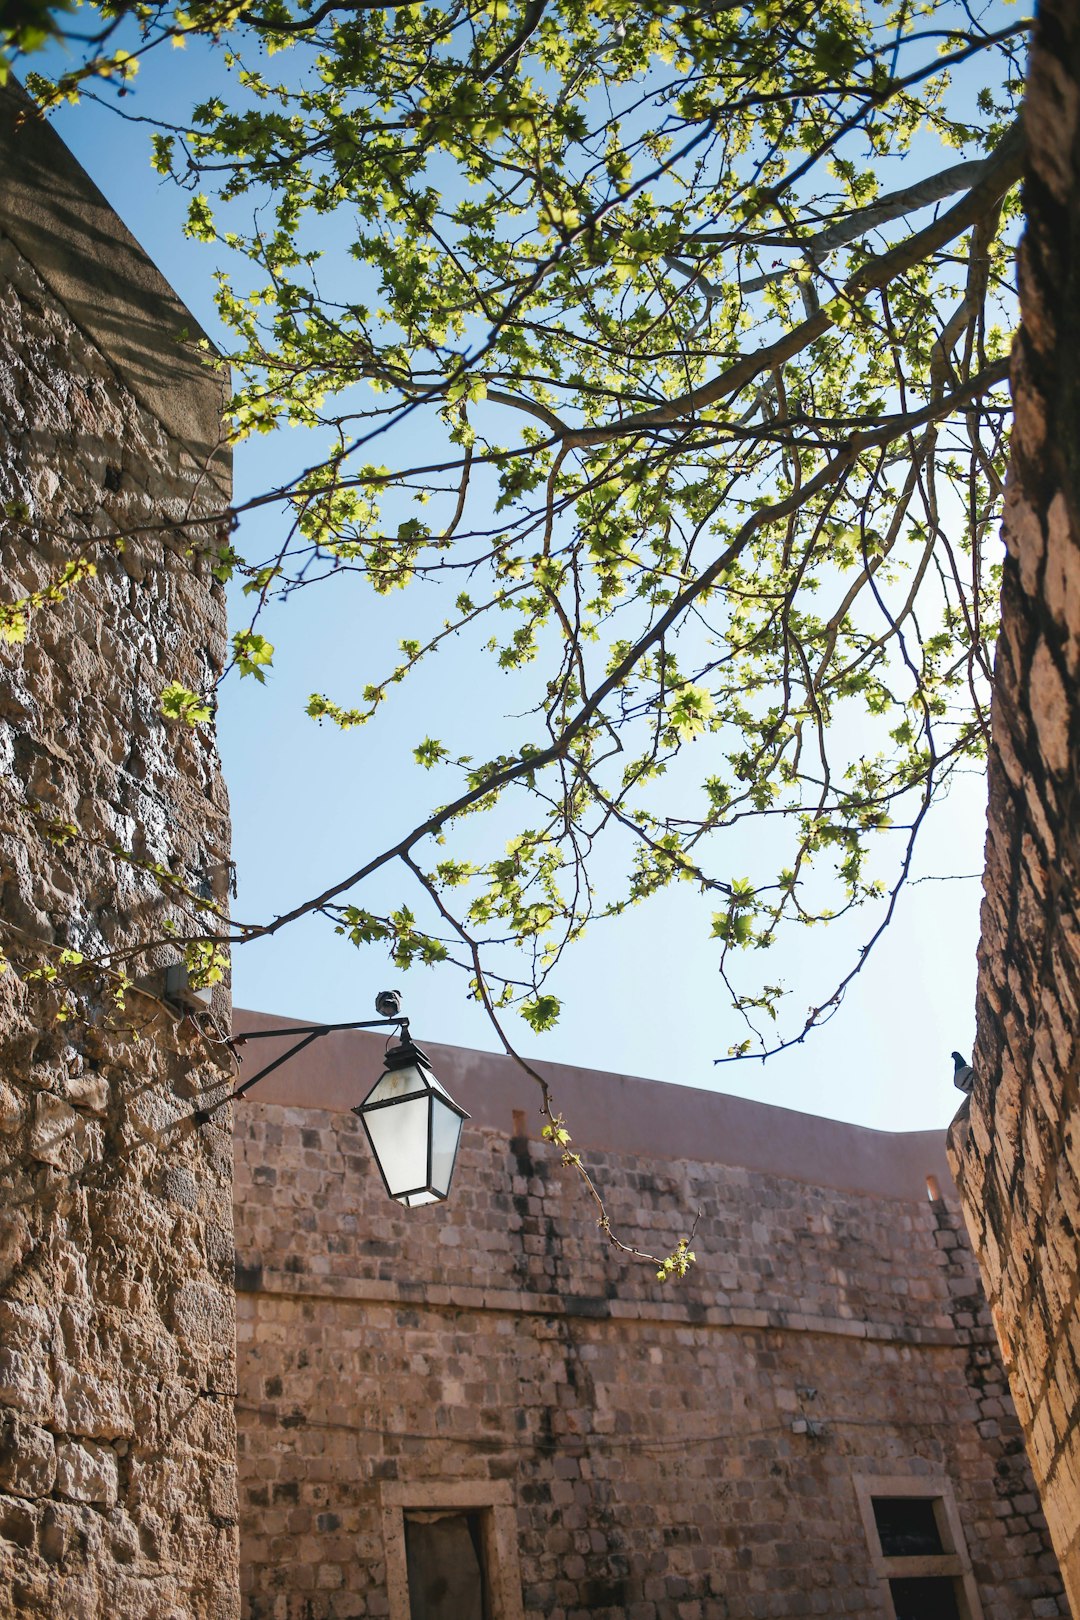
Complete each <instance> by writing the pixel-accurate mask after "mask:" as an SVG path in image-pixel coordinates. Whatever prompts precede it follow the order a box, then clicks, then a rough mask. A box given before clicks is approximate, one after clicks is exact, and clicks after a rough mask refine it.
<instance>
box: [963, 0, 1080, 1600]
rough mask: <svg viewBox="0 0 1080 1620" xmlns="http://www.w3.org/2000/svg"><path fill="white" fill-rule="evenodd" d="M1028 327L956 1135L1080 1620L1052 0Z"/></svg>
mask: <svg viewBox="0 0 1080 1620" xmlns="http://www.w3.org/2000/svg"><path fill="white" fill-rule="evenodd" d="M1025 125H1026V131H1027V141H1028V162H1027V172H1026V177H1025V206H1026V214H1027V229H1026V232H1025V235H1024V239H1023V243H1022V246H1021V252H1020V305H1021V313H1022V318H1023V327H1022V330H1021V333H1020V336H1019V338H1018V340H1017V343H1016V347H1015V350H1014V358H1013V394H1014V400H1015V407H1016V421H1015V427H1014V430H1013V440H1012V457H1013V461H1012V472H1011V479H1010V486H1009V490H1008V493H1007V498H1006V514H1005V540H1006V544H1007V547H1008V555H1007V557H1006V560H1005V565H1004V578H1003V585H1002V628H1001V638H1000V641H999V644H998V652H997V663H996V673H995V692H994V704H993V715H992V726H991V730H992V739H993V740H992V747H991V751H990V807H989V826H988V835H987V846H986V860H987V864H986V877H985V891H986V894H985V899H984V902H983V913H982V943H981V946H980V952H979V989H978V1038H977V1046H976V1052H975V1058H974V1065H975V1070H976V1082H975V1088H974V1093H973V1095H972V1098H971V1103H970V1115H969V1116H968V1115H967V1114H965V1116H964V1117H962V1118H960V1119H959V1120H958V1121H957V1122H956V1124H955V1125H954V1126H953V1130H952V1133H951V1137H950V1145H951V1154H952V1162H953V1166H954V1170H955V1174H956V1178H957V1181H958V1183H959V1187H960V1191H961V1194H962V1197H963V1202H964V1212H965V1215H966V1218H967V1221H968V1225H969V1228H970V1230H971V1234H972V1239H973V1242H974V1245H975V1249H976V1252H977V1254H978V1256H979V1260H980V1262H981V1265H982V1272H983V1278H984V1281H985V1284H986V1289H987V1293H988V1295H989V1298H990V1302H991V1306H992V1310H993V1315H994V1323H995V1326H996V1328H997V1331H998V1336H999V1338H1000V1341H1001V1346H1002V1350H1003V1352H1004V1358H1005V1365H1006V1368H1007V1370H1008V1374H1009V1381H1010V1384H1011V1387H1012V1393H1013V1397H1014V1400H1015V1402H1016V1406H1017V1410H1018V1412H1019V1415H1020V1419H1021V1422H1022V1423H1023V1426H1024V1432H1025V1434H1026V1436H1027V1443H1028V1450H1029V1453H1030V1456H1031V1460H1032V1466H1033V1469H1034V1472H1035V1477H1036V1480H1037V1482H1038V1486H1039V1490H1040V1493H1041V1495H1042V1500H1043V1507H1044V1509H1045V1512H1046V1516H1047V1520H1048V1522H1049V1526H1050V1531H1051V1535H1052V1537H1053V1540H1054V1545H1055V1547H1056V1549H1057V1553H1058V1557H1059V1559H1060V1561H1061V1566H1062V1573H1063V1575H1064V1578H1065V1584H1066V1589H1067V1591H1068V1593H1069V1596H1070V1600H1071V1602H1072V1606H1073V1613H1074V1614H1076V1615H1080V1250H1078V1247H1077V1244H1078V1238H1080V1093H1078V1089H1077V1076H1078V1071H1080V888H1078V885H1080V358H1078V357H1080V8H1078V7H1077V6H1076V4H1075V3H1073V0H1047V3H1045V4H1044V5H1043V6H1042V8H1041V11H1040V14H1039V19H1038V26H1037V29H1036V36H1035V40H1034V44H1033V49H1032V55H1031V64H1030V76H1029V84H1028V98H1027V103H1026V107H1025Z"/></svg>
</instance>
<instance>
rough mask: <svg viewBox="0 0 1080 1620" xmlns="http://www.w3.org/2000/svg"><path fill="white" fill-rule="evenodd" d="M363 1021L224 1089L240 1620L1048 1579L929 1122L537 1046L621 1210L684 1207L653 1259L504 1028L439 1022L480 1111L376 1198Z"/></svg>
mask: <svg viewBox="0 0 1080 1620" xmlns="http://www.w3.org/2000/svg"><path fill="white" fill-rule="evenodd" d="M272 1022H273V1021H272V1020H268V1019H265V1018H260V1017H258V1016H257V1015H254V1014H249V1013H239V1014H237V1028H238V1029H241V1030H244V1029H250V1028H255V1027H269V1026H270V1024H271V1023H272ZM425 1044H426V1043H425ZM382 1047H383V1042H382V1040H381V1039H379V1038H377V1037H375V1036H371V1035H363V1034H342V1035H336V1036H331V1037H328V1038H326V1039H324V1040H323V1041H321V1042H320V1043H319V1044H317V1045H316V1046H314V1047H312V1048H310V1049H309V1051H308V1052H307V1053H305V1054H304V1057H303V1058H302V1059H297V1060H296V1062H295V1063H294V1064H293V1065H291V1066H288V1067H285V1068H282V1069H281V1070H279V1071H278V1072H277V1073H275V1074H274V1075H272V1076H270V1077H268V1078H267V1079H266V1080H265V1081H263V1082H261V1083H260V1086H259V1088H258V1089H257V1090H256V1091H255V1092H253V1093H252V1094H251V1096H250V1098H249V1100H247V1101H246V1102H245V1103H244V1104H241V1105H238V1108H237V1117H236V1126H235V1141H236V1179H235V1188H236V1242H237V1256H238V1259H237V1282H238V1297H237V1341H238V1367H237V1380H238V1382H237V1391H238V1397H237V1420H238V1426H239V1454H240V1512H241V1563H242V1580H243V1585H244V1593H245V1596H244V1605H245V1607H244V1613H245V1614H246V1615H247V1616H248V1617H250V1620H355V1617H360V1616H389V1617H390V1620H449V1617H451V1616H452V1617H453V1620H472V1617H473V1616H476V1617H477V1620H479V1617H480V1616H481V1615H483V1616H489V1617H491V1620H521V1617H528V1620H539V1617H540V1616H544V1617H545V1620H569V1617H571V1616H583V1615H595V1616H605V1617H608V1620H615V1617H616V1616H619V1617H621V1616H628V1617H630V1620H676V1617H678V1620H721V1617H724V1620H749V1617H766V1616H777V1617H779V1616H796V1615H812V1614H819V1615H832V1616H837V1615H859V1616H867V1617H869V1616H874V1617H879V1620H886V1617H889V1620H891V1617H892V1616H893V1615H894V1613H895V1614H896V1615H897V1616H899V1617H900V1620H908V1617H911V1620H935V1617H938V1616H941V1617H945V1616H953V1615H957V1616H964V1617H965V1620H977V1617H979V1616H983V1617H984V1620H1020V1617H1021V1616H1023V1617H1038V1616H1046V1615H1058V1614H1066V1613H1067V1612H1068V1610H1067V1607H1066V1605H1065V1600H1064V1598H1063V1597H1061V1595H1060V1594H1061V1583H1060V1580H1059V1578H1058V1574H1057V1569H1056V1564H1055V1561H1054V1558H1053V1554H1052V1553H1051V1552H1050V1550H1049V1546H1048V1542H1047V1538H1046V1533H1045V1525H1044V1521H1043V1519H1042V1516H1041V1514H1040V1512H1039V1506H1038V1502H1037V1499H1036V1496H1035V1493H1034V1488H1033V1485H1032V1481H1031V1476H1030V1473H1029V1470H1028V1467H1027V1463H1026V1459H1025V1456H1024V1452H1023V1446H1022V1442H1021V1438H1020V1433H1019V1426H1018V1424H1017V1422H1016V1418H1015V1416H1014V1414H1013V1410H1012V1406H1011V1403H1010V1401H1009V1397H1008V1393H1007V1391H1006V1388H1005V1382H1004V1377H1003V1374H1002V1369H1001V1364H1000V1361H999V1358H998V1354H997V1350H996V1346H995V1343H994V1337H993V1332H992V1328H991V1324H990V1319H989V1315H988V1313H987V1310H986V1306H985V1303H984V1300H983V1296H982V1292H981V1289H980V1286H979V1281H978V1275H977V1271H976V1267H975V1263H974V1261H973V1258H972V1255H971V1252H970V1250H969V1248H968V1246H967V1243H966V1241H965V1237H964V1233H963V1229H962V1225H961V1222H960V1218H959V1211H958V1208H957V1204H956V1201H955V1195H954V1193H953V1189H952V1186H951V1182H950V1179H949V1174H948V1169H947V1166H946V1164H945V1161H944V1153H943V1147H942V1143H941V1139H940V1137H939V1136H938V1135H937V1134H936V1133H932V1132H922V1133H917V1134H913V1135H902V1136H894V1135H890V1134H887V1133H882V1132H876V1131H868V1130H864V1129H861V1128H859V1127H856V1126H852V1125H842V1124H837V1123H834V1122H832V1121H828V1120H822V1119H815V1118H811V1117H808V1116H803V1115H798V1114H793V1113H790V1112H788V1111H786V1110H783V1109H776V1108H768V1107H765V1106H763V1105H760V1104H755V1103H750V1102H744V1101H741V1100H739V1099H736V1098H730V1097H722V1096H716V1095H713V1094H710V1093H704V1092H699V1091H691V1090H688V1089H686V1088H684V1087H679V1086H665V1085H661V1084H657V1083H654V1082H647V1081H641V1080H632V1079H627V1078H625V1077H623V1076H618V1075H604V1074H594V1073H585V1072H583V1071H578V1070H573V1069H562V1068H559V1067H558V1066H551V1068H550V1070H549V1071H548V1072H549V1076H550V1079H551V1083H552V1086H553V1089H554V1092H555V1096H556V1099H557V1102H558V1105H559V1107H560V1108H562V1109H563V1110H564V1111H565V1112H566V1113H567V1114H568V1115H569V1117H570V1119H571V1121H572V1124H573V1128H574V1137H575V1145H576V1146H579V1147H580V1148H581V1149H582V1151H583V1152H585V1153H586V1155H587V1158H588V1162H589V1164H590V1166H592V1167H594V1168H595V1171H596V1174H597V1176H598V1179H599V1181H600V1183H601V1184H602V1186H603V1188H604V1193H605V1197H606V1198H607V1201H608V1204H609V1209H610V1212H611V1215H612V1219H613V1222H614V1225H615V1227H616V1230H617V1231H618V1232H619V1234H620V1235H621V1236H622V1237H623V1238H624V1239H626V1240H627V1241H630V1242H633V1243H635V1244H636V1245H639V1246H641V1247H643V1248H645V1249H647V1250H651V1251H652V1252H654V1253H661V1254H663V1253H667V1252H669V1251H670V1249H671V1248H672V1247H673V1245H674V1242H675V1241H676V1239H677V1238H678V1236H679V1234H680V1233H681V1232H682V1231H683V1230H685V1228H686V1226H687V1224H688V1212H689V1218H690V1219H692V1218H693V1214H694V1212H695V1211H697V1210H700V1211H701V1219H700V1224H699V1227H698V1232H697V1236H696V1238H695V1241H694V1247H695V1250H696V1251H697V1254H698V1257H699V1262H700V1263H699V1265H698V1266H697V1267H695V1268H694V1269H693V1271H692V1272H691V1273H690V1275H689V1277H688V1278H687V1279H686V1281H685V1282H683V1283H680V1284H671V1283H669V1284H666V1285H663V1284H661V1283H659V1282H658V1281H657V1280H656V1278H655V1275H654V1273H653V1272H652V1271H651V1270H650V1269H649V1268H647V1267H642V1266H632V1265H631V1266H628V1265H626V1264H625V1263H624V1262H622V1261H620V1260H619V1259H618V1258H617V1257H615V1256H614V1255H613V1254H612V1252H611V1251H610V1250H609V1248H608V1247H607V1245H606V1244H605V1243H604V1242H603V1239H602V1237H601V1235H600V1233H599V1232H598V1231H597V1228H596V1223H595V1219H594V1212H593V1211H592V1207H591V1205H589V1204H588V1203H587V1202H586V1201H585V1200H584V1199H583V1197H582V1195H581V1192H580V1190H579V1184H578V1183H577V1180H576V1178H575V1177H573V1176H572V1175H570V1177H569V1179H568V1173H567V1172H565V1171H564V1170H563V1169H562V1167H561V1166H560V1164H559V1162H558V1158H557V1156H556V1155H553V1154H552V1152H551V1151H550V1149H548V1148H547V1147H546V1146H545V1145H543V1144H542V1143H541V1142H539V1141H538V1140H537V1139H536V1136H535V1134H534V1130H533V1124H532V1121H533V1119H534V1118H537V1116H536V1115H535V1114H533V1113H531V1112H530V1110H531V1109H532V1108H533V1107H534V1104H533V1099H532V1097H531V1095H530V1089H529V1087H530V1082H529V1081H528V1080H526V1079H525V1078H524V1077H522V1076H520V1074H518V1073H517V1072H516V1071H515V1070H514V1068H513V1066H512V1065H511V1064H510V1063H509V1062H508V1061H506V1060H504V1059H500V1058H495V1057H491V1056H485V1055H482V1054H477V1053H470V1052H464V1051H461V1050H457V1049H454V1048H439V1047H429V1048H428V1050H429V1051H430V1052H431V1055H432V1059H433V1062H434V1065H435V1070H436V1073H437V1074H438V1075H439V1076H440V1078H441V1079H442V1080H443V1081H444V1083H445V1084H446V1085H447V1086H448V1088H449V1090H450V1091H451V1093H452V1094H453V1095H454V1096H455V1097H456V1098H457V1099H458V1100H459V1101H460V1102H461V1103H462V1104H463V1105H464V1106H465V1107H467V1108H468V1109H469V1110H470V1112H471V1113H472V1115H473V1120H472V1123H471V1124H470V1125H469V1126H468V1127H467V1128H466V1134H465V1137H464V1140H463V1146H462V1151H461V1156H460V1161H459V1165H458V1169H457V1171H456V1175H455V1182H454V1186H453V1189H452V1193H451V1197H450V1201H449V1202H448V1203H447V1204H444V1205H436V1206H434V1207H431V1208H429V1209H421V1210H414V1211H405V1210H402V1209H401V1208H399V1207H398V1206H397V1205H395V1204H393V1203H391V1202H390V1201H389V1200H388V1199H387V1197H386V1195H385V1192H384V1191H383V1188H382V1186H381V1184H380V1182H379V1178H378V1175H377V1173H376V1171H375V1168H374V1165H373V1163H372V1161H371V1158H370V1155H369V1152H368V1148H367V1144H366V1141H365V1139H364V1136H363V1132H362V1129H361V1127H360V1123H359V1121H358V1120H357V1119H356V1118H355V1116H354V1115H353V1114H352V1113H351V1112H349V1110H350V1108H351V1107H352V1106H353V1104H355V1103H356V1102H358V1101H359V1100H360V1099H361V1098H362V1097H363V1095H364V1094H365V1092H366V1091H367V1090H368V1089H369V1088H370V1086H371V1085H372V1084H373V1083H374V1079H375V1077H376V1076H377V1074H378V1072H379V1068H380V1054H381V1051H382ZM249 1050H254V1049H249ZM264 1057H265V1050H264V1051H262V1052H260V1060H262V1059H263V1058H264ZM249 1072H250V1070H249ZM538 1123H539V1121H538ZM928 1177H933V1178H935V1183H936V1186H937V1187H938V1188H940V1189H942V1190H943V1191H944V1193H945V1196H944V1197H937V1198H935V1199H933V1200H931V1199H930V1198H929V1197H928V1194H927V1181H928ZM932 1185H934V1183H932ZM470 1583H471V1584H470ZM481 1590H483V1594H484V1595H483V1596H482V1597H481V1596H480V1595H479V1594H480V1593H481ZM440 1591H442V1592H443V1596H442V1597H441V1598H440V1597H439V1596H438V1593H439V1592H440ZM470 1591H471V1592H472V1597H471V1598H470V1596H469V1593H470ZM433 1593H434V1594H435V1595H434V1596H433V1595H432V1594H433Z"/></svg>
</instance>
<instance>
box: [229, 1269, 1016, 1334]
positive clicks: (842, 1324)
mask: <svg viewBox="0 0 1080 1620" xmlns="http://www.w3.org/2000/svg"><path fill="white" fill-rule="evenodd" d="M236 1286H237V1290H238V1292H240V1293H242V1294H247V1295H258V1294H263V1295H266V1296H269V1297H270V1298H275V1299H289V1298H292V1299H326V1300H339V1301H341V1302H343V1303H346V1302H347V1303H351V1304H358V1305H395V1306H399V1307H401V1308H402V1309H410V1308H412V1309H416V1308H422V1309H425V1310H432V1311H442V1310H462V1311H493V1312H500V1313H503V1314H507V1315H511V1316H562V1317H576V1318H585V1319H587V1320H589V1321H605V1322H672V1323H676V1324H677V1325H678V1326H680V1327H705V1328H725V1329H735V1330H736V1331H741V1330H745V1329H750V1330H751V1331H753V1332H763V1331H764V1332H769V1331H772V1332H777V1333H812V1334H823V1335H826V1336H828V1337H830V1338H842V1339H861V1340H864V1341H865V1340H870V1341H874V1342H878V1343H886V1344H908V1345H920V1346H935V1345H937V1346H957V1345H962V1346H964V1347H967V1346H971V1345H983V1344H985V1345H990V1344H993V1343H994V1342H995V1340H994V1336H993V1333H992V1331H991V1330H990V1329H989V1328H978V1327H976V1328H955V1327H938V1326H926V1327H912V1326H911V1325H910V1324H908V1323H892V1322H860V1321H854V1320H851V1319H850V1318H845V1317H841V1316H817V1315H812V1314H809V1313H806V1312H799V1311H777V1310H768V1311H766V1310H750V1309H746V1308H739V1307H734V1308H731V1307H727V1306H721V1305H706V1306H704V1307H703V1306H702V1305H701V1302H700V1301H698V1300H694V1301H688V1302H687V1303H686V1304H677V1303H670V1304H669V1303H667V1302H665V1301H658V1300H635V1299H603V1298H597V1297H596V1296H594V1295H576V1294H569V1295H561V1294H527V1293H523V1292H520V1291H517V1290H514V1289H509V1288H469V1287H465V1286H460V1285H454V1284H445V1283H433V1284H432V1285H431V1286H430V1287H428V1288H424V1287H423V1286H422V1285H420V1284H417V1283H414V1282H408V1283H396V1282H387V1281H386V1280H385V1279H381V1278H377V1277H371V1278H368V1277H316V1276H310V1275H305V1274H304V1273H294V1272H286V1271H266V1270H264V1269H262V1268H261V1267H238V1268H237V1283H236Z"/></svg>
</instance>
